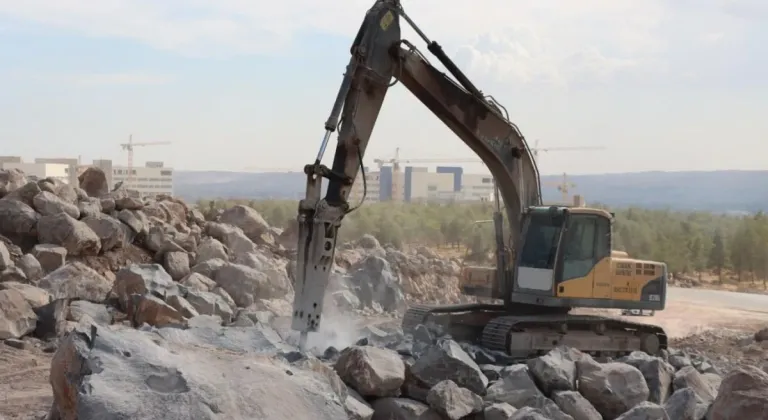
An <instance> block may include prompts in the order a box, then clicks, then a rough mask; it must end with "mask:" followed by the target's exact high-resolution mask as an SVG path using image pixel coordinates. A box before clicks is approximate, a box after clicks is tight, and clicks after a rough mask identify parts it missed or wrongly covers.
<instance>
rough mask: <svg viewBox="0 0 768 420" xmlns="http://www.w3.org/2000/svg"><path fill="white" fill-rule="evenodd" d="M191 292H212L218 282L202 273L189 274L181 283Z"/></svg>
mask: <svg viewBox="0 0 768 420" xmlns="http://www.w3.org/2000/svg"><path fill="white" fill-rule="evenodd" d="M179 283H180V284H182V285H184V286H185V287H186V288H187V289H189V290H199V291H201V292H210V291H211V290H213V289H214V288H215V287H216V282H215V281H213V280H211V279H209V278H208V277H206V276H204V275H202V274H200V273H189V274H188V275H187V276H186V277H184V278H183V279H181V281H180V282H179Z"/></svg>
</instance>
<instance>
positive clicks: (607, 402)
mask: <svg viewBox="0 0 768 420" xmlns="http://www.w3.org/2000/svg"><path fill="white" fill-rule="evenodd" d="M576 369H577V371H578V373H579V374H578V384H579V392H581V394H582V395H583V396H584V397H585V398H586V399H587V400H589V402H591V403H592V405H594V406H595V408H596V409H597V411H599V412H600V414H602V415H603V417H605V418H611V419H613V418H616V417H618V416H620V415H621V414H623V413H625V412H626V411H628V410H629V409H630V408H632V407H634V406H635V405H637V404H639V403H641V402H643V401H647V400H648V397H649V396H650V391H649V390H648V385H647V384H646V383H645V378H644V377H643V374H642V373H641V372H640V371H639V370H638V369H637V368H636V367H634V366H632V365H628V364H625V363H618V362H612V363H604V364H600V363H597V362H596V361H594V360H593V359H592V358H591V357H588V356H586V355H585V356H584V358H582V359H581V360H579V361H577V362H576Z"/></svg>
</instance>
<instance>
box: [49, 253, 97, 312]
mask: <svg viewBox="0 0 768 420" xmlns="http://www.w3.org/2000/svg"><path fill="white" fill-rule="evenodd" d="M38 286H39V287H40V288H41V289H44V290H46V291H47V292H48V293H50V294H51V296H53V299H54V300H56V299H78V300H87V301H90V302H96V303H100V302H103V301H105V300H106V299H107V296H108V295H109V292H110V290H112V282H111V281H110V280H109V279H107V278H106V277H104V276H102V275H101V274H99V273H97V272H96V271H95V270H93V269H92V268H90V267H88V266H87V265H85V264H83V263H81V262H79V261H74V262H70V263H67V264H66V265H64V266H63V267H59V268H58V269H56V270H54V271H53V272H51V273H50V274H48V275H47V276H45V277H43V278H42V279H40V283H39V284H38Z"/></svg>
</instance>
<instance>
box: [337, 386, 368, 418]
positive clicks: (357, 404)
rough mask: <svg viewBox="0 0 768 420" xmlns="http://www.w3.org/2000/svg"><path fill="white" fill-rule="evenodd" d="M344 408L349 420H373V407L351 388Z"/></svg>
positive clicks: (348, 390)
mask: <svg viewBox="0 0 768 420" xmlns="http://www.w3.org/2000/svg"><path fill="white" fill-rule="evenodd" d="M344 407H345V408H346V410H347V416H348V418H349V420H371V418H372V417H373V407H371V405H370V404H368V403H367V402H366V401H365V400H364V399H363V397H361V396H360V394H358V393H357V392H355V390H353V389H351V388H348V389H347V398H346V399H345V400H344Z"/></svg>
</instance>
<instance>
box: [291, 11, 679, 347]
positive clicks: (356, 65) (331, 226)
mask: <svg viewBox="0 0 768 420" xmlns="http://www.w3.org/2000/svg"><path fill="white" fill-rule="evenodd" d="M401 22H404V23H406V24H408V25H409V26H410V27H411V28H412V29H413V30H414V31H415V32H416V34H417V35H418V36H419V37H420V38H422V40H423V41H424V42H425V43H426V44H427V50H428V51H429V52H430V53H431V54H432V55H433V56H434V57H435V58H437V60H438V61H439V62H440V63H441V64H442V65H443V66H444V68H445V69H446V70H447V71H448V73H450V75H451V76H453V78H455V80H456V81H454V79H452V78H451V77H450V76H449V75H446V74H445V73H443V72H441V71H440V70H438V69H437V68H436V67H434V66H433V65H432V64H431V63H430V62H429V60H428V58H427V57H426V56H425V55H424V54H422V53H421V52H420V51H419V50H418V49H417V47H416V46H415V45H414V44H412V43H411V42H409V41H407V40H405V39H402V37H401ZM350 54H351V57H350V60H349V63H348V64H347V67H346V71H345V73H344V77H343V80H342V83H341V87H340V89H339V91H338V94H337V96H336V100H335V102H334V104H333V107H332V108H331V113H330V116H329V117H328V119H327V120H326V122H325V134H324V136H323V139H322V142H321V145H320V150H319V151H318V153H317V156H316V158H315V161H314V162H313V163H311V164H308V165H305V166H304V173H305V175H306V176H307V183H306V196H305V198H304V199H302V200H301V201H300V202H299V206H298V207H299V208H298V216H297V221H298V226H299V227H298V248H297V265H296V271H295V279H294V289H295V298H294V302H293V316H292V323H291V326H292V328H293V329H294V330H297V331H299V332H300V336H301V339H300V343H299V344H300V347H302V348H304V347H305V346H306V339H307V335H308V334H309V333H312V332H317V331H318V329H319V327H320V325H321V322H322V316H323V298H324V296H325V291H326V288H327V287H328V281H329V277H330V274H331V270H332V266H333V262H334V255H335V250H336V242H337V239H338V232H339V228H340V227H341V224H342V221H343V220H344V217H345V216H346V215H347V214H349V213H350V212H352V211H354V210H355V209H357V208H358V207H359V206H360V205H361V204H362V203H363V201H364V200H365V194H363V199H362V200H361V201H360V203H350V202H349V194H350V191H351V189H352V185H353V183H354V182H355V179H356V178H357V176H358V174H360V173H361V172H362V175H363V176H361V177H360V179H361V180H362V182H363V190H364V191H367V185H366V184H365V176H364V175H365V174H364V171H365V168H364V167H363V157H364V156H365V150H366V147H367V146H368V142H369V139H370V137H371V133H372V131H373V128H374V125H375V123H376V120H377V118H378V115H379V111H380V110H381V107H382V105H383V103H384V99H385V97H386V94H387V91H388V90H389V89H390V88H391V87H393V86H394V85H395V84H396V83H397V82H399V83H401V84H402V85H404V86H405V87H406V89H408V91H410V92H411V93H412V94H413V95H414V96H415V97H416V98H417V99H418V100H419V101H420V102H421V103H423V104H424V105H425V106H426V107H427V108H428V109H429V110H430V111H432V113H433V114H434V115H435V116H436V117H437V118H438V119H440V120H441V121H442V122H443V123H444V124H445V125H446V126H447V127H448V128H450V129H451V130H452V131H453V132H454V133H455V134H456V135H457V136H458V137H459V138H460V139H461V140H462V141H463V142H464V143H465V144H466V145H467V146H468V147H469V148H470V149H471V150H472V151H473V152H474V153H475V154H477V156H478V157H480V159H481V160H482V161H483V162H484V163H485V165H486V166H487V168H488V169H489V170H490V172H491V174H492V175H493V178H494V180H495V185H496V203H497V211H496V212H495V213H494V230H495V237H496V252H495V263H496V266H495V267H491V268H485V267H476V268H474V269H473V268H470V269H469V270H468V271H467V270H465V273H467V274H466V275H467V276H470V277H480V278H484V279H485V280H484V281H485V284H486V286H488V287H480V288H475V290H479V291H482V290H485V291H484V292H482V293H483V294H484V295H486V296H484V297H487V298H491V299H492V300H493V301H501V302H500V303H468V304H458V305H411V306H410V307H409V308H408V310H407V311H406V313H405V314H404V316H403V321H402V325H403V330H404V331H405V332H406V333H407V332H411V331H413V330H414V329H415V328H416V327H417V326H418V325H420V324H435V325H439V326H441V327H442V328H444V331H446V332H447V333H449V334H450V335H451V336H453V337H454V338H455V339H461V340H468V341H471V342H474V343H477V344H480V345H482V346H483V347H485V348H487V349H489V350H493V351H498V352H502V353H505V354H506V355H508V356H510V357H520V358H523V357H529V356H532V355H538V354H542V353H546V352H548V351H549V350H551V349H552V348H554V347H556V346H558V345H568V346H571V347H574V348H578V349H579V350H582V351H585V352H589V353H592V354H597V355H602V356H616V355H623V354H627V353H629V352H632V351H636V350H640V351H644V352H646V353H648V354H658V353H659V352H660V351H661V350H662V349H665V348H666V347H667V336H666V334H665V332H664V330H663V329H662V328H660V327H658V326H655V325H649V324H644V323H636V322H630V321H627V320H624V319H622V318H618V317H610V316H607V315H606V316H603V315H599V313H600V312H597V313H593V314H582V313H572V310H577V311H576V312H578V311H579V310H582V308H591V310H593V311H594V310H597V311H600V310H606V309H620V310H627V309H628V310H663V309H664V306H665V302H666V287H667V267H666V264H664V263H661V262H654V261H641V260H635V259H631V258H628V256H626V254H622V253H621V252H616V251H613V250H612V245H613V243H612V242H613V240H612V226H613V215H612V214H611V213H609V212H608V211H606V210H602V209H594V208H586V207H569V206H545V205H543V203H542V195H541V185H540V179H539V172H538V168H537V166H536V162H535V161H534V157H533V154H532V152H531V149H530V148H529V147H528V145H527V143H526V141H525V138H524V137H523V135H522V133H521V131H520V130H519V128H518V127H517V126H516V125H515V124H514V123H512V122H510V120H509V116H508V114H507V112H506V109H505V108H504V107H503V106H502V105H501V104H500V103H499V102H497V101H496V100H495V99H494V98H493V97H492V96H490V95H486V94H484V93H483V92H481V91H480V90H479V89H478V88H477V87H476V86H475V85H474V84H473V83H472V82H471V81H470V80H469V78H468V77H467V76H466V75H465V74H464V73H463V72H462V71H461V70H460V69H459V68H458V66H457V65H456V64H455V63H454V62H453V61H452V60H451V59H450V58H449V57H448V55H447V54H446V53H445V52H444V50H443V48H442V47H441V46H440V44H438V43H437V42H435V41H433V40H430V39H429V38H428V37H427V35H426V34H425V33H424V32H423V31H422V30H421V29H420V28H419V27H418V26H417V25H416V24H415V23H414V21H413V20H412V19H411V18H410V17H409V16H408V15H407V14H406V13H405V10H404V8H403V7H402V5H401V3H400V1H399V0H377V1H375V3H374V4H373V6H372V7H371V8H370V9H369V10H368V12H367V13H366V15H365V18H364V20H363V22H362V24H361V26H360V29H359V31H358V33H357V36H356V37H355V39H354V42H353V43H352V47H351V49H350ZM337 130H338V138H337V144H336V150H335V153H334V156H333V163H332V165H331V167H328V166H326V165H324V164H322V163H321V161H322V159H323V156H324V155H325V152H326V149H327V147H328V144H329V142H330V138H331V136H332V134H333V133H334V132H336V131H337ZM323 180H327V186H326V191H325V195H324V196H322V191H323ZM502 200H503V203H504V207H503V212H502V210H501V205H500V202H501V201H502ZM353 204H354V205H353ZM504 216H506V222H507V223H508V224H509V227H508V229H504V225H503V224H504V221H505V217H504ZM505 230H506V232H507V233H508V235H507V234H506V233H505ZM473 270H474V271H473ZM489 290H490V292H488V291H489ZM589 310H590V309H587V311H589Z"/></svg>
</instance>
